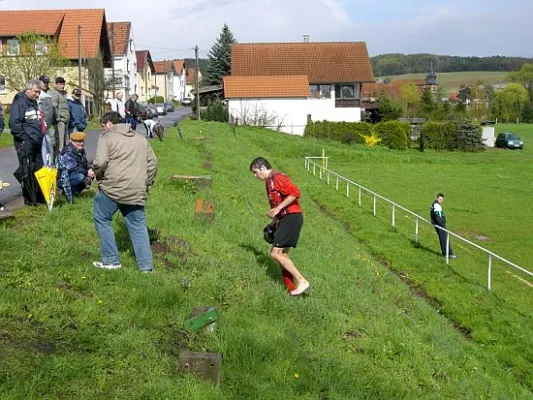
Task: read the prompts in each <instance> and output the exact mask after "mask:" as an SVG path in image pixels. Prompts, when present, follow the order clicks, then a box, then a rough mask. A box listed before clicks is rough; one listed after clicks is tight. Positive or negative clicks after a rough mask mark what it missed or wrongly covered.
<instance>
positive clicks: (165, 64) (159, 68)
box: [154, 60, 175, 74]
mask: <svg viewBox="0 0 533 400" xmlns="http://www.w3.org/2000/svg"><path fill="white" fill-rule="evenodd" d="M173 67H174V64H173V63H172V61H171V60H167V61H154V68H155V73H156V74H164V73H165V72H170V70H174V71H175V69H174V68H173Z"/></svg>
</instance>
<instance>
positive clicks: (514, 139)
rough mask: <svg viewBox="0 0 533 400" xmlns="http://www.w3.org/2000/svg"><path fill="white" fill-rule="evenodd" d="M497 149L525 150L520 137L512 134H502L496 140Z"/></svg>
mask: <svg viewBox="0 0 533 400" xmlns="http://www.w3.org/2000/svg"><path fill="white" fill-rule="evenodd" d="M495 146H496V147H502V148H504V149H520V150H522V149H523V148H524V142H523V141H522V139H521V138H520V136H518V135H515V134H514V133H512V132H501V133H499V134H498V137H497V138H496V143H495Z"/></svg>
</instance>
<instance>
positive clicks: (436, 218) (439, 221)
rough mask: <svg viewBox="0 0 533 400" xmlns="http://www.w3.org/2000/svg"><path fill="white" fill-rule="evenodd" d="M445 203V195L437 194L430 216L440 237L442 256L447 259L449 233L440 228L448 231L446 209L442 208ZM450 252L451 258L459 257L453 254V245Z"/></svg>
mask: <svg viewBox="0 0 533 400" xmlns="http://www.w3.org/2000/svg"><path fill="white" fill-rule="evenodd" d="M443 201H444V195H443V194H442V193H439V194H437V199H436V200H435V201H434V202H433V203H432V204H431V206H430V207H429V214H430V217H431V223H432V224H433V225H434V226H435V230H436V231H437V235H438V236H439V243H440V250H441V252H442V255H443V256H445V257H446V240H447V238H448V232H445V231H443V230H442V229H439V228H438V227H441V228H444V229H446V216H445V215H444V209H443V208H442V202H443ZM449 250H450V251H449V252H448V256H449V257H450V258H457V256H456V255H454V254H453V250H452V245H451V244H450V247H449Z"/></svg>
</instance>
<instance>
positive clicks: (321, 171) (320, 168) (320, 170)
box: [320, 167, 322, 180]
mask: <svg viewBox="0 0 533 400" xmlns="http://www.w3.org/2000/svg"><path fill="white" fill-rule="evenodd" d="M320 180H322V167H320Z"/></svg>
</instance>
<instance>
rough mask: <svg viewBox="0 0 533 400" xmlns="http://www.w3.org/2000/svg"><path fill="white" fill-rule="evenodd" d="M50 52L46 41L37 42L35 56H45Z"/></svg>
mask: <svg viewBox="0 0 533 400" xmlns="http://www.w3.org/2000/svg"><path fill="white" fill-rule="evenodd" d="M47 51H48V46H47V45H46V42H45V41H44V40H38V41H37V42H35V54H36V55H38V56H44V55H45V54H46V52H47Z"/></svg>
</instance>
